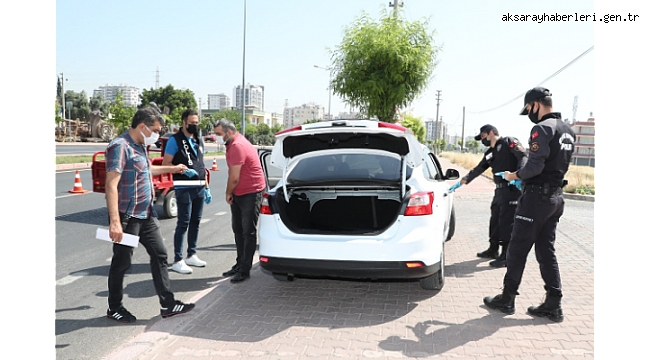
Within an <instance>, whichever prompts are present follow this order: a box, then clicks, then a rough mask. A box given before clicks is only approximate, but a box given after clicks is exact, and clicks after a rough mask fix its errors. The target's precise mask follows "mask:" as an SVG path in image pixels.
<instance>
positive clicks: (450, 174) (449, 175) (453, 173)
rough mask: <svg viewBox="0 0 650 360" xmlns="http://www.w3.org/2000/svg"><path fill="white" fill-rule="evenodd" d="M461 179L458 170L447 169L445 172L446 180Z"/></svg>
mask: <svg viewBox="0 0 650 360" xmlns="http://www.w3.org/2000/svg"><path fill="white" fill-rule="evenodd" d="M459 177H460V174H459V173H458V170H456V169H447V171H446V172H445V180H456V179H458V178H459Z"/></svg>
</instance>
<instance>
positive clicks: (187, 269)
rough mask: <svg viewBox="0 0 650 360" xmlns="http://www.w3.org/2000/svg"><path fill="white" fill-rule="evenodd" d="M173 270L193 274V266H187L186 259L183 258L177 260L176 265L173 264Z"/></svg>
mask: <svg viewBox="0 0 650 360" xmlns="http://www.w3.org/2000/svg"><path fill="white" fill-rule="evenodd" d="M172 270H174V271H176V272H177V273H181V274H191V273H192V268H191V267H189V266H187V264H185V261H184V260H181V261H179V262H175V263H174V265H172Z"/></svg>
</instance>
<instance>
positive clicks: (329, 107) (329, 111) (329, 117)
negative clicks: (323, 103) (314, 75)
mask: <svg viewBox="0 0 650 360" xmlns="http://www.w3.org/2000/svg"><path fill="white" fill-rule="evenodd" d="M314 67H315V68H317V69H322V70H327V71H329V72H330V83H329V86H328V89H329V96H330V97H329V102H328V103H327V117H328V120H332V70H331V69H330V68H324V67H322V66H318V65H314Z"/></svg>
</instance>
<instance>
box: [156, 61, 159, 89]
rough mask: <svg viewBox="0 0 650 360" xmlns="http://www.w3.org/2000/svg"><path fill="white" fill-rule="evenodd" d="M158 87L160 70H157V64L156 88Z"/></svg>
mask: <svg viewBox="0 0 650 360" xmlns="http://www.w3.org/2000/svg"><path fill="white" fill-rule="evenodd" d="M158 88H160V72H159V71H158V66H156V90H158Z"/></svg>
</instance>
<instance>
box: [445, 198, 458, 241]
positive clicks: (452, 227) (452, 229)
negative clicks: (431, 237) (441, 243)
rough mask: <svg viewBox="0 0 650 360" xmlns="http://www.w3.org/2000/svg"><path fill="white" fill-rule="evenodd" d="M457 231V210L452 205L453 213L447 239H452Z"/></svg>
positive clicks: (450, 217) (450, 216)
mask: <svg viewBox="0 0 650 360" xmlns="http://www.w3.org/2000/svg"><path fill="white" fill-rule="evenodd" d="M454 232H456V210H455V209H454V207H453V206H452V207H451V215H449V228H448V229H447V239H446V240H445V241H449V240H451V238H452V236H454Z"/></svg>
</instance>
